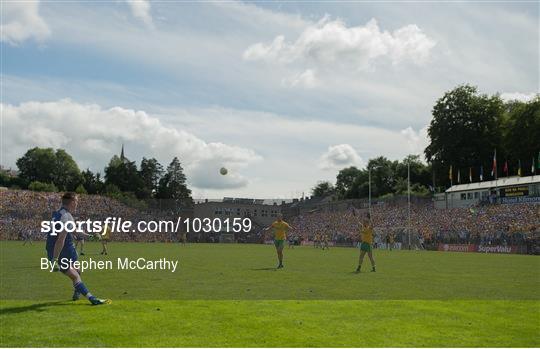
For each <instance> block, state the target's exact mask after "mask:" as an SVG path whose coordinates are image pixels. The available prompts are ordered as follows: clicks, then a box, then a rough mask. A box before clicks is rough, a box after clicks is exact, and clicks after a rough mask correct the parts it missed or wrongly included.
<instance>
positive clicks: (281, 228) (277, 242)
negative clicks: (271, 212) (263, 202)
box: [265, 213, 293, 269]
mask: <svg viewBox="0 0 540 349" xmlns="http://www.w3.org/2000/svg"><path fill="white" fill-rule="evenodd" d="M270 229H273V230H274V246H275V247H276V252H277V256H278V261H279V264H278V266H277V268H278V269H281V268H283V247H284V246H285V240H286V239H287V232H288V231H289V230H292V229H293V228H292V227H291V226H290V225H289V224H288V223H287V222H285V221H284V220H283V215H282V214H281V213H280V214H278V217H277V220H276V221H275V222H274V223H272V224H271V225H270V226H269V227H267V228H266V229H265V231H268V230H270Z"/></svg>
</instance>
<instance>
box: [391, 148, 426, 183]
mask: <svg viewBox="0 0 540 349" xmlns="http://www.w3.org/2000/svg"><path fill="white" fill-rule="evenodd" d="M409 162H410V170H411V183H419V184H420V185H422V186H424V187H426V188H428V187H430V186H431V184H432V182H433V178H432V173H431V166H429V165H426V164H425V163H424V162H422V160H420V156H419V155H409V156H407V157H405V159H403V161H401V162H399V163H398V164H397V166H396V177H397V178H403V179H405V180H406V179H407V170H408V169H407V164H408V163H409Z"/></svg>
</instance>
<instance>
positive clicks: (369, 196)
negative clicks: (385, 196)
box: [368, 166, 371, 218]
mask: <svg viewBox="0 0 540 349" xmlns="http://www.w3.org/2000/svg"><path fill="white" fill-rule="evenodd" d="M368 183H369V184H368V187H369V189H368V191H369V194H368V212H369V218H371V167H369V166H368Z"/></svg>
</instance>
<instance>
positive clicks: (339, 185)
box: [335, 166, 367, 199]
mask: <svg viewBox="0 0 540 349" xmlns="http://www.w3.org/2000/svg"><path fill="white" fill-rule="evenodd" d="M364 172H365V171H363V170H359V169H358V168H356V167H354V166H351V167H347V168H344V169H342V170H341V171H339V173H338V175H337V177H336V186H335V191H336V193H337V195H338V197H339V198H340V199H352V198H358V197H360V190H359V189H360V185H361V182H363V177H365V178H366V181H367V174H366V175H365V176H364Z"/></svg>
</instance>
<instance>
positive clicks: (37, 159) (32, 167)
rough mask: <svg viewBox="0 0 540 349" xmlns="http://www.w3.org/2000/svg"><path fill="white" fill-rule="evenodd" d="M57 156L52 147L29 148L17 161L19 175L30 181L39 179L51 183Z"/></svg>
mask: <svg viewBox="0 0 540 349" xmlns="http://www.w3.org/2000/svg"><path fill="white" fill-rule="evenodd" d="M55 163H56V156H55V154H54V150H53V149H52V148H38V147H35V148H32V149H29V150H28V151H27V152H26V153H25V154H24V155H23V156H22V157H21V158H19V159H18V160H17V162H16V164H17V167H18V168H19V177H21V178H23V179H25V180H26V181H28V182H34V181H39V182H43V183H51V182H52V181H53V177H54V175H53V173H54V170H55V169H54V166H55Z"/></svg>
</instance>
